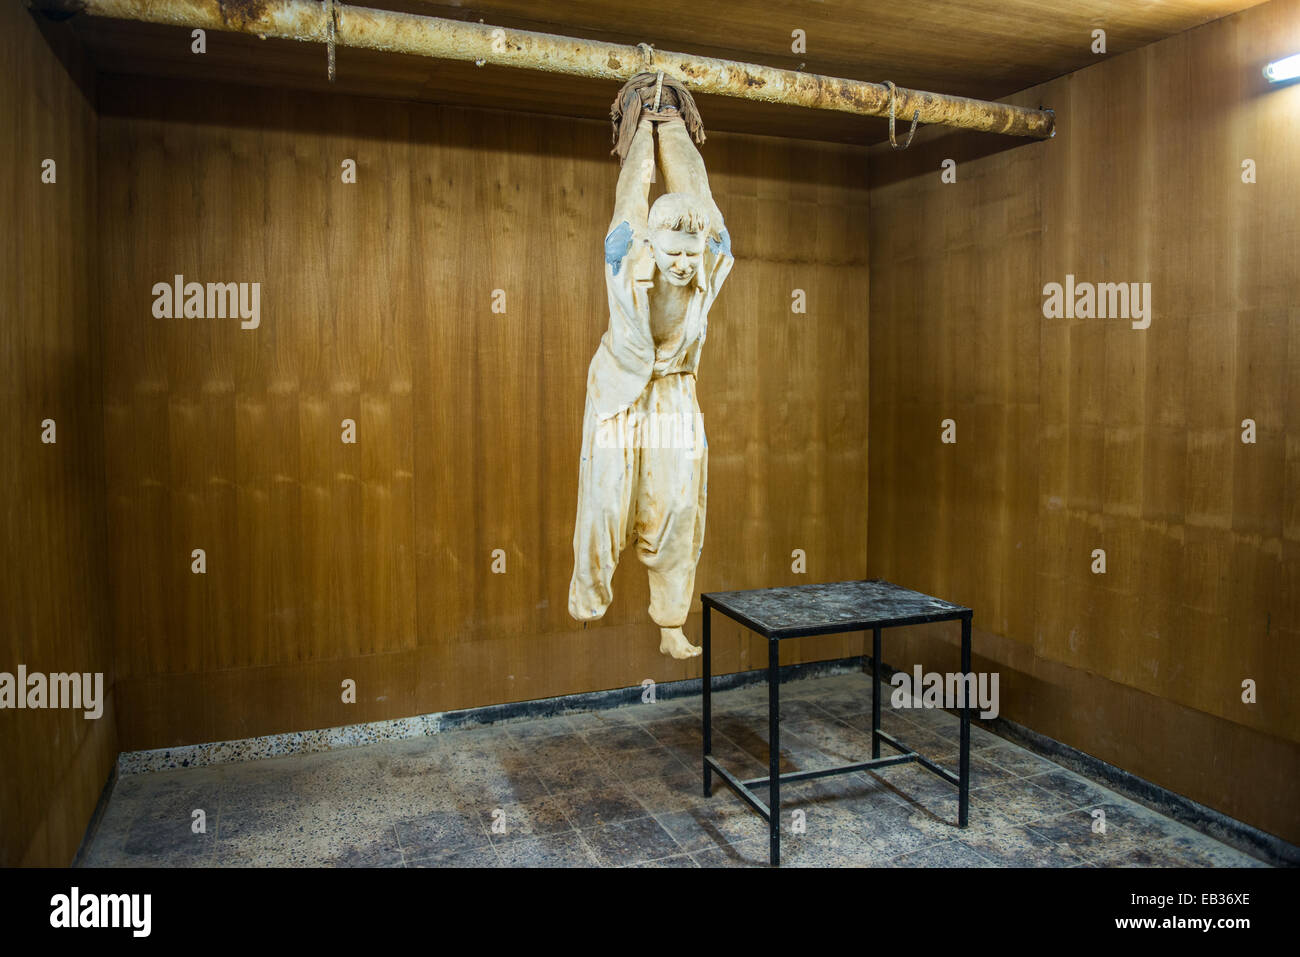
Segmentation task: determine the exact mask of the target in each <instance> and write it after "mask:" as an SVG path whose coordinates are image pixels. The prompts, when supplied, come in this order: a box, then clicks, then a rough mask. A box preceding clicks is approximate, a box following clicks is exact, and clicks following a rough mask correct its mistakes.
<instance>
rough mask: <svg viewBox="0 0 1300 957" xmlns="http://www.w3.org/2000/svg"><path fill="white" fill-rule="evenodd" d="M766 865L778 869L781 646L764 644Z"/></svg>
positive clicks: (774, 641) (772, 640)
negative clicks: (767, 796)
mask: <svg viewBox="0 0 1300 957" xmlns="http://www.w3.org/2000/svg"><path fill="white" fill-rule="evenodd" d="M767 712H768V713H767V739H768V765H769V767H770V770H769V772H768V774H769V782H770V783H769V785H768V795H769V804H768V810H769V818H768V843H769V856H768V862H769V863H770V864H771V866H772V867H780V866H781V642H780V641H779V640H778V639H776V638H769V639H768V640H767Z"/></svg>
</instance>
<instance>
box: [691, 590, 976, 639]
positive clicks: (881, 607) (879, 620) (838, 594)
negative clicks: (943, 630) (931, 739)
mask: <svg viewBox="0 0 1300 957" xmlns="http://www.w3.org/2000/svg"><path fill="white" fill-rule="evenodd" d="M700 597H701V598H702V599H704V601H705V602H706V603H707V604H710V605H712V606H714V607H715V608H717V609H718V610H719V611H721V612H723V613H724V614H726V615H727V616H728V617H730V618H734V619H736V620H737V621H739V622H740V623H741V624H743V625H745V626H747V627H749V628H751V629H753V630H754V631H757V632H758V633H759V634H761V635H763V636H765V637H767V638H797V637H800V636H803V635H819V634H821V635H826V634H837V633H839V632H843V631H860V630H862V629H865V628H873V627H875V626H877V625H880V626H886V625H918V624H921V623H922V622H927V621H946V620H951V619H954V618H962V617H965V616H966V615H969V614H971V610H970V609H969V608H966V607H964V606H962V605H954V604H953V603H952V602H948V601H944V600H943V599H941V598H933V597H931V596H930V595H923V594H921V593H920V592H919V591H912V590H911V589H910V588H903V587H901V586H899V585H895V584H892V583H891V582H887V581H885V580H884V579H881V578H873V579H870V580H869V581H855V582H827V583H825V584H820V585H791V586H788V587H785V588H755V589H752V590H750V591H715V592H708V593H706V594H704V595H702V596H700Z"/></svg>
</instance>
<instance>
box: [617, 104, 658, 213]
mask: <svg viewBox="0 0 1300 957" xmlns="http://www.w3.org/2000/svg"><path fill="white" fill-rule="evenodd" d="M654 162H655V137H654V124H653V123H651V122H650V119H649V118H648V117H646V116H642V117H641V121H640V122H639V123H637V127H636V133H635V134H634V135H633V137H632V145H631V146H630V147H629V148H628V151H627V158H626V159H625V160H624V161H623V169H622V170H620V171H619V174H618V190H617V192H616V193H615V198H614V216H613V218H612V219H611V220H610V221H609V232H611V233H612V232H613V231H614V230H615V229H617V228H618V226H619V224H620V223H623V222H626V223H628V225H630V226H631V227H632V229H633V230H634V231H636V232H644V231H645V228H646V219H647V218H648V217H649V215H650V203H649V199H648V197H649V195H650V174H651V172H652V171H653V170H654Z"/></svg>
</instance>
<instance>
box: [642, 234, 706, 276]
mask: <svg viewBox="0 0 1300 957" xmlns="http://www.w3.org/2000/svg"><path fill="white" fill-rule="evenodd" d="M650 245H651V247H652V248H653V249H654V254H655V265H656V266H658V267H659V271H660V272H661V273H663V276H664V278H665V279H667V280H668V281H669V282H670V283H672V284H673V285H674V286H689V285H690V284H691V283H692V282H694V281H695V274H696V273H697V272H698V271H699V270H700V268H701V266H702V264H703V262H704V234H703V233H688V232H685V231H683V230H672V229H656V230H655V231H654V232H653V233H652V234H651V236H650Z"/></svg>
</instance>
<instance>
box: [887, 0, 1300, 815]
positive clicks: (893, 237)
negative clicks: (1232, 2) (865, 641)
mask: <svg viewBox="0 0 1300 957" xmlns="http://www.w3.org/2000/svg"><path fill="white" fill-rule="evenodd" d="M1297 50H1300V3H1297V2H1296V0H1275V2H1272V3H1269V4H1267V5H1265V6H1262V7H1258V8H1255V9H1252V10H1249V11H1246V12H1244V13H1241V14H1238V15H1235V16H1232V17H1229V18H1227V19H1224V20H1221V21H1218V22H1215V23H1213V24H1210V25H1207V26H1205V27H1201V28H1199V29H1196V30H1192V31H1190V32H1188V33H1185V34H1182V35H1180V36H1178V37H1174V38H1172V39H1169V40H1165V41H1163V42H1160V43H1157V44H1154V45H1152V46H1149V47H1146V48H1143V49H1141V50H1138V51H1136V52H1133V53H1129V54H1126V55H1123V56H1119V57H1115V58H1113V59H1109V60H1106V61H1104V62H1101V63H1099V64H1098V65H1096V66H1094V67H1091V68H1089V69H1086V70H1083V71H1081V72H1079V73H1075V74H1072V75H1070V76H1067V77H1063V78H1061V79H1059V80H1056V81H1053V82H1051V83H1048V84H1045V85H1043V86H1041V87H1037V88H1035V89H1032V90H1028V91H1026V92H1024V93H1023V94H1019V95H1017V96H1015V97H1012V98H1011V100H1012V101H1013V102H1018V103H1021V104H1024V105H1033V106H1038V105H1040V104H1041V105H1046V106H1050V107H1052V108H1054V109H1055V110H1056V112H1057V117H1058V129H1059V133H1058V135H1057V137H1056V138H1055V139H1053V140H1050V141H1046V142H1043V143H1037V144H1003V143H997V142H994V141H992V140H990V139H989V138H980V137H974V136H968V135H960V134H944V133H942V132H940V131H927V133H926V135H924V136H922V135H918V137H917V141H916V143H915V144H914V145H913V147H912V148H911V150H909V151H908V152H907V153H900V154H894V153H891V151H889V150H888V148H886V149H884V150H874V151H873V152H872V157H871V178H872V181H871V187H872V188H871V274H872V291H871V322H872V325H871V373H872V375H871V412H870V420H871V428H870V448H871V475H870V483H869V488H870V501H871V506H870V515H869V522H870V550H869V570H870V572H871V574H873V575H882V576H885V577H888V578H891V579H893V580H896V581H899V582H901V583H903V584H906V585H909V586H912V587H915V588H919V589H921V590H924V591H928V592H933V593H936V594H939V595H941V596H943V597H944V598H948V599H951V600H954V601H958V602H962V603H965V604H968V605H970V606H971V607H973V608H974V609H975V612H976V613H975V621H974V623H975V627H976V644H975V648H976V652H977V655H976V657H977V667H978V668H980V669H981V670H997V671H1001V672H1002V681H1001V692H1002V713H1003V716H1004V717H1007V718H1010V719H1012V720H1014V721H1018V722H1020V723H1022V724H1025V725H1027V726H1029V727H1031V728H1033V729H1034V730H1036V731H1040V732H1042V733H1045V734H1048V735H1051V736H1053V737H1056V738H1058V739H1060V740H1063V741H1065V742H1067V743H1069V744H1071V745H1073V746H1075V747H1078V748H1080V749H1082V750H1084V751H1086V752H1089V753H1091V754H1093V755H1096V756H1098V757H1100V758H1102V759H1104V760H1106V761H1109V762H1110V763H1112V764H1115V765H1118V766H1120V767H1122V768H1125V769H1127V770H1129V771H1132V772H1134V773H1136V774H1138V775H1141V776H1143V777H1145V778H1148V779H1150V780H1152V781H1155V782H1156V783H1158V784H1161V785H1164V786H1167V787H1169V788H1172V789H1173V790H1175V791H1178V792H1181V793H1183V794H1186V795H1188V796H1190V797H1192V798H1194V799H1196V800H1199V801H1201V802H1203V803H1205V804H1208V805H1210V806H1211V807H1214V808H1217V809H1219V810H1221V811H1224V812H1225V813H1228V814H1230V815H1233V816H1235V817H1238V818H1240V819H1243V820H1245V821H1247V822H1249V823H1252V824H1254V825H1256V826H1258V827H1260V828H1263V829H1264V830H1267V831H1270V832H1272V833H1274V834H1278V835H1281V836H1283V837H1285V838H1287V839H1288V840H1291V841H1296V840H1297V839H1300V698H1298V697H1297V696H1296V695H1295V693H1294V691H1295V688H1296V686H1297V683H1300V587H1298V586H1300V203H1297V201H1296V196H1297V183H1300V125H1297V123H1296V116H1297V115H1300V86H1295V85H1293V86H1291V87H1286V88H1273V89H1270V88H1268V84H1267V83H1266V82H1265V81H1264V79H1263V78H1262V76H1261V68H1262V67H1263V65H1264V64H1265V63H1266V62H1268V61H1269V60H1270V59H1276V58H1279V57H1281V56H1284V55H1287V54H1290V53H1294V52H1295V51H1297ZM947 158H951V159H955V160H956V161H957V167H956V174H957V180H956V182H955V183H943V182H941V175H940V174H941V168H940V164H941V163H942V161H943V160H944V159H947ZM1248 159H1249V160H1253V161H1254V163H1255V168H1256V170H1257V182H1256V183H1254V184H1247V183H1244V182H1243V181H1242V173H1243V167H1242V164H1243V162H1244V161H1245V160H1248ZM1067 274H1071V275H1073V276H1074V277H1075V278H1076V280H1078V281H1080V282H1082V281H1090V282H1103V281H1113V282H1149V283H1151V297H1152V304H1153V309H1152V318H1151V324H1150V327H1149V328H1148V329H1146V330H1135V329H1133V328H1132V327H1131V325H1130V323H1129V322H1126V321H1123V320H1115V319H1086V318H1085V319H1047V318H1044V314H1043V302H1044V295H1043V290H1044V286H1045V284H1046V283H1049V282H1057V283H1064V282H1065V281H1066V276H1067ZM945 418H951V419H954V420H955V421H956V423H957V439H958V441H957V443H956V444H955V445H945V444H941V442H940V421H941V420H942V419H945ZM1247 418H1250V419H1253V420H1254V421H1255V422H1256V424H1257V442H1256V443H1255V444H1243V442H1242V441H1241V436H1242V432H1243V429H1242V420H1243V419H1247ZM1093 549H1104V550H1105V554H1106V571H1105V574H1094V572H1093V561H1094V559H1093V555H1092V552H1093ZM952 645H953V642H952V641H951V639H950V638H947V637H945V636H944V635H943V633H942V632H941V630H939V629H914V630H913V633H912V634H911V635H910V636H909V637H908V638H906V639H902V640H899V641H898V642H897V643H896V644H895V645H894V646H893V648H892V649H889V653H888V655H887V658H888V660H889V661H890V663H891V664H894V665H895V666H899V667H908V668H910V667H911V664H912V663H913V662H916V661H920V662H922V663H923V664H925V666H926V667H927V668H935V669H938V670H945V671H948V670H955V664H956V658H955V649H954V648H953V647H952ZM1246 679H1253V680H1254V681H1255V682H1256V683H1257V686H1258V699H1257V701H1256V702H1255V703H1253V704H1247V703H1244V702H1243V700H1242V690H1243V689H1242V682H1243V681H1244V680H1246Z"/></svg>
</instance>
